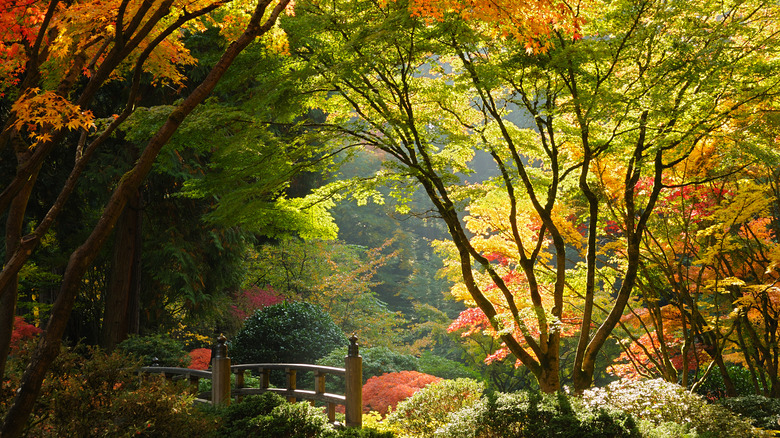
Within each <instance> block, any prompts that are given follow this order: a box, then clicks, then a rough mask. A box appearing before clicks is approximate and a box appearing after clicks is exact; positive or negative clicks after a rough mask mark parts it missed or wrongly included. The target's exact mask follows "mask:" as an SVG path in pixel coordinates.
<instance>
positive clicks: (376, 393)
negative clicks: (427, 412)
mask: <svg viewBox="0 0 780 438" xmlns="http://www.w3.org/2000/svg"><path fill="white" fill-rule="evenodd" d="M439 380H441V379H439V378H438V377H435V376H431V375H430V374H423V373H419V372H417V371H401V372H398V373H387V374H383V375H381V376H374V377H372V378H370V379H368V381H367V382H366V384H365V385H363V412H364V413H367V412H369V411H376V412H379V413H380V414H381V415H385V414H387V411H388V410H389V409H394V408H395V406H396V405H397V404H398V402H400V401H401V400H405V399H407V398H409V397H411V396H412V395H413V394H414V393H416V392H417V391H419V390H420V389H422V388H424V387H426V386H427V385H429V384H431V383H433V382H437V381H439Z"/></svg>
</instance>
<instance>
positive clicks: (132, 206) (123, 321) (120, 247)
mask: <svg viewBox="0 0 780 438" xmlns="http://www.w3.org/2000/svg"><path fill="white" fill-rule="evenodd" d="M115 233H116V234H115V238H114V248H113V249H114V254H113V257H112V266H111V276H110V278H109V283H108V286H107V288H106V296H105V302H104V307H103V326H102V328H101V334H100V345H101V346H102V347H103V348H104V349H106V350H107V351H113V350H114V348H116V346H117V344H119V343H120V342H122V341H123V340H125V339H126V338H127V336H128V335H129V334H131V333H132V329H133V327H132V326H135V327H136V328H137V324H134V321H135V320H136V319H137V318H136V317H135V315H134V314H133V312H134V311H137V310H138V308H137V306H134V305H133V304H134V302H135V298H134V297H135V296H136V295H137V291H138V288H139V286H140V284H139V278H138V273H139V266H138V265H139V262H140V257H139V255H140V253H141V247H140V243H141V239H140V236H141V194H140V192H139V191H136V192H135V193H133V194H132V195H131V197H130V199H128V202H127V205H125V208H124V210H123V211H122V215H121V216H120V218H119V222H118V223H117V227H116V232H115Z"/></svg>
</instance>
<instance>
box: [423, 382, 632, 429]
mask: <svg viewBox="0 0 780 438" xmlns="http://www.w3.org/2000/svg"><path fill="white" fill-rule="evenodd" d="M434 436H435V437H437V438H502V437H514V438H551V437H560V438H639V437H640V436H641V435H640V433H639V429H638V428H637V426H636V424H635V422H634V420H633V419H632V418H631V416H630V415H628V414H625V413H623V412H619V411H615V410H610V409H601V408H595V409H594V408H590V407H588V406H586V405H584V404H582V403H579V402H578V401H577V400H576V399H569V398H568V397H567V396H566V395H565V394H560V393H559V394H552V395H551V394H543V393H540V392H535V391H520V392H515V393H511V394H504V393H498V394H495V395H493V396H491V397H487V398H484V397H483V398H482V399H481V400H479V401H477V402H475V403H474V404H472V405H470V406H466V407H464V408H463V409H461V410H460V411H458V412H455V413H453V414H451V415H450V416H449V422H448V423H447V424H446V425H444V426H443V427H441V428H439V429H437V430H436V432H435V433H434Z"/></svg>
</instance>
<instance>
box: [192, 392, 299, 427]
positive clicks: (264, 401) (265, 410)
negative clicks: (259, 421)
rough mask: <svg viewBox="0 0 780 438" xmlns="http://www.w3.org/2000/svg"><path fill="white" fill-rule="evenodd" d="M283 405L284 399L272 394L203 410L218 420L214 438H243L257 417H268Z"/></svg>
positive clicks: (254, 396)
mask: <svg viewBox="0 0 780 438" xmlns="http://www.w3.org/2000/svg"><path fill="white" fill-rule="evenodd" d="M284 403H285V400H284V398H282V396H280V395H279V394H275V393H273V392H265V393H263V394H260V395H251V396H248V397H245V398H244V399H243V400H242V401H241V402H239V403H233V404H231V405H229V406H224V407H207V408H205V410H207V411H209V412H211V413H213V414H215V415H216V416H217V417H219V418H220V424H219V428H218V429H217V430H216V431H214V434H213V437H214V438H244V437H248V436H251V435H249V433H250V430H251V429H252V427H253V426H252V425H251V421H252V420H253V419H254V418H255V417H257V416H259V415H268V414H270V413H271V412H272V411H273V410H274V408H276V407H277V406H281V405H282V404H284Z"/></svg>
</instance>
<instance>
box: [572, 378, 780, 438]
mask: <svg viewBox="0 0 780 438" xmlns="http://www.w3.org/2000/svg"><path fill="white" fill-rule="evenodd" d="M582 400H583V402H584V403H585V404H587V405H589V406H591V407H593V408H596V407H611V408H615V409H619V410H622V411H623V412H626V413H629V414H631V415H632V416H633V417H634V418H636V419H638V420H640V421H641V422H643V423H645V426H646V427H645V428H644V429H648V428H659V427H661V428H662V429H663V428H668V425H666V426H663V427H662V425H664V424H665V423H676V424H678V425H680V426H682V428H684V429H685V430H686V431H687V432H688V433H686V436H690V437H696V436H707V437H724V438H726V437H728V438H738V437H746V438H756V437H764V436H766V437H771V436H772V435H771V434H770V433H768V432H766V431H761V430H759V429H756V428H754V427H753V426H752V425H751V424H750V423H749V422H748V421H746V420H745V419H743V418H742V417H740V416H738V415H736V414H733V413H732V412H731V411H729V410H727V409H725V408H723V407H721V406H717V405H711V404H708V403H707V401H706V400H705V399H704V398H703V397H701V396H699V395H697V394H692V393H690V392H688V391H687V390H686V389H685V388H683V387H681V386H679V385H676V384H674V383H669V382H666V381H664V380H663V379H655V380H641V381H634V380H627V379H623V380H619V381H617V382H612V383H610V384H609V385H608V386H606V387H604V388H593V389H590V390H587V391H585V392H584V393H583V396H582ZM676 429H679V427H676ZM644 434H645V435H646V436H657V435H655V434H653V433H644ZM700 434H701V435H700Z"/></svg>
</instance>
